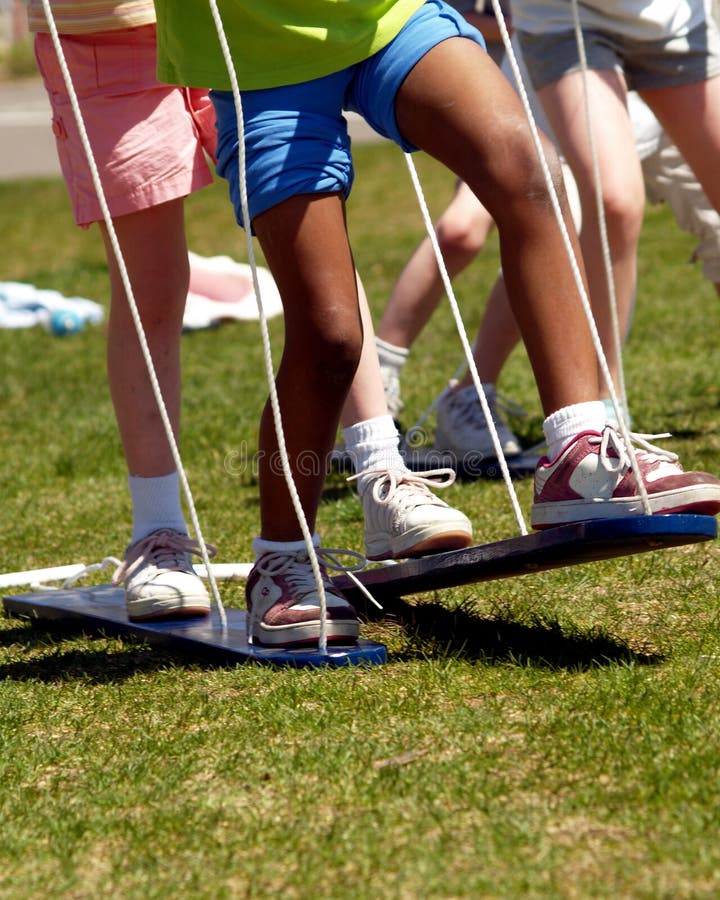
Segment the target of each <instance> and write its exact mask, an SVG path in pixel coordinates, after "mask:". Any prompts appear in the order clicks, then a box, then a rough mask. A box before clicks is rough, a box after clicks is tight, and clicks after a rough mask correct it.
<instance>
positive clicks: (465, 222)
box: [436, 215, 489, 260]
mask: <svg viewBox="0 0 720 900" xmlns="http://www.w3.org/2000/svg"><path fill="white" fill-rule="evenodd" d="M485 218H486V217H485ZM485 218H483V219H482V220H481V219H480V218H479V217H473V216H470V215H466V216H457V215H455V216H452V217H450V216H443V217H442V218H441V219H440V221H439V222H438V224H437V229H436V231H437V239H438V244H439V246H440V250H441V251H442V254H443V257H445V258H446V259H453V258H456V257H462V258H464V257H467V258H469V259H471V260H472V259H474V257H475V256H477V254H478V253H479V252H480V251H481V250H482V248H483V245H484V243H485V241H486V239H487V234H488V230H489V229H488V228H487V226H486V223H485Z"/></svg>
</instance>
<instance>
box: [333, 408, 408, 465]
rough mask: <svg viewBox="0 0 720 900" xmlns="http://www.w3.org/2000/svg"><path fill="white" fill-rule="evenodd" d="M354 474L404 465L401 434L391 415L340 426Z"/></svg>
mask: <svg viewBox="0 0 720 900" xmlns="http://www.w3.org/2000/svg"><path fill="white" fill-rule="evenodd" d="M342 435H343V439H344V440H345V449H346V450H347V452H348V453H349V455H350V458H351V459H352V462H353V468H354V469H355V474H356V475H361V474H362V473H363V472H369V471H371V470H373V469H404V468H405V462H404V461H403V458H402V456H401V455H400V446H399V445H400V435H399V434H398V430H397V428H396V427H395V423H394V422H393V419H392V416H390V415H385V416H376V417H375V418H374V419H366V420H365V421H364V422H358V423H357V424H355V425H349V426H348V427H347V428H343V430H342Z"/></svg>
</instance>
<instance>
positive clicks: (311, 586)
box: [256, 547, 367, 596]
mask: <svg viewBox="0 0 720 900" xmlns="http://www.w3.org/2000/svg"><path fill="white" fill-rule="evenodd" d="M315 553H316V555H317V558H318V562H319V563H320V568H321V571H322V572H323V574H324V575H326V574H327V570H328V569H329V570H331V571H334V572H343V573H344V572H359V571H360V570H361V569H363V568H364V567H365V564H366V562H367V560H366V559H365V557H364V556H363V555H362V553H357V552H356V551H355V550H341V549H339V548H337V547H317V548H316V550H315ZM338 556H350V557H352V558H353V559H355V560H357V562H356V563H354V564H353V565H350V566H343V565H342V563H340V562H339V561H338ZM309 561H310V557H309V555H308V552H307V550H306V549H305V548H303V549H301V550H296V551H295V552H294V553H272V552H271V553H266V554H264V555H263V556H262V557H260V559H259V560H258V562H257V563H256V570H257V571H258V572H259V573H260V574H261V575H268V576H269V577H270V578H272V577H274V576H276V575H283V574H285V573H287V577H288V581H289V582H290V584H292V586H293V587H294V588H295V589H296V590H298V591H299V592H300V591H304V594H303V596H304V595H305V594H309V593H310V592H311V591H314V590H315V589H316V588H317V585H316V584H315V578H314V577H313V573H312V570H311V569H308V567H307V563H308V562H309ZM296 566H297V568H295V567H296Z"/></svg>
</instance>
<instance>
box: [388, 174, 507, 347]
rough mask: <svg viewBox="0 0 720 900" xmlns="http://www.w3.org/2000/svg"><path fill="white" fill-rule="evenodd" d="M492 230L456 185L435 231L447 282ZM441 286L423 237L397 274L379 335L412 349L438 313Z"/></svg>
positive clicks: (486, 218) (482, 213)
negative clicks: (436, 312) (447, 275)
mask: <svg viewBox="0 0 720 900" xmlns="http://www.w3.org/2000/svg"><path fill="white" fill-rule="evenodd" d="M492 227H493V220H492V218H491V216H490V214H489V213H488V211H487V210H486V209H485V208H484V207H483V206H482V204H481V203H480V202H479V201H478V199H477V198H476V197H475V195H474V194H473V193H472V191H471V190H470V188H469V187H468V186H467V185H466V184H465V183H464V182H462V181H461V182H460V183H459V184H458V186H457V189H456V191H455V194H454V196H453V199H452V200H451V201H450V203H449V205H448V207H447V209H446V210H445V211H444V212H443V214H442V215H441V216H440V219H439V220H438V222H437V225H436V227H435V230H436V233H437V239H438V244H439V246H440V250H441V252H442V256H443V259H444V261H445V266H446V268H447V270H448V274H449V276H450V278H454V277H455V276H456V275H458V274H459V273H460V272H462V270H463V269H465V268H466V267H467V266H469V265H470V263H471V262H472V261H473V260H474V259H475V257H476V256H477V255H478V253H479V252H480V250H482V247H483V245H484V244H485V241H486V240H487V238H488V235H489V234H490V231H491V230H492ZM444 290H445V288H444V285H443V282H442V278H441V277H440V270H439V269H438V264H437V259H436V258H435V251H434V250H433V247H432V244H431V243H430V239H429V238H428V237H426V238H424V240H423V241H422V242H421V243H420V244H419V246H418V247H417V249H416V250H415V252H414V253H413V255H412V256H411V257H410V259H409V260H408V262H407V264H406V266H405V268H404V269H403V270H402V272H401V273H400V277H399V278H398V280H397V282H396V283H395V286H394V287H393V291H392V294H391V295H390V300H389V301H388V304H387V307H386V308H385V311H384V313H383V316H382V319H381V320H380V324H379V326H378V337H380V338H382V340H384V341H388V343H390V344H394V345H395V346H397V347H411V346H412V345H413V343H414V342H415V340H416V338H417V337H418V335H419V334H420V332H421V331H422V330H423V328H424V327H425V325H427V323H428V321H429V320H430V317H431V316H432V314H433V313H434V312H435V310H436V309H437V306H438V304H439V303H440V300H441V299H442V296H443V292H444Z"/></svg>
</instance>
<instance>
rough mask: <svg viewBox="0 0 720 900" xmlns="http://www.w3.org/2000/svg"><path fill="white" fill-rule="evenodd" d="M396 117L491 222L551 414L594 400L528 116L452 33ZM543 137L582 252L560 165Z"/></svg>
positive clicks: (588, 358)
mask: <svg viewBox="0 0 720 900" xmlns="http://www.w3.org/2000/svg"><path fill="white" fill-rule="evenodd" d="M499 110H502V115H500V114H499ZM396 114H397V118H398V123H399V125H400V128H401V131H402V133H403V134H404V135H405V137H406V138H408V139H409V140H410V141H412V142H413V143H415V144H416V145H417V146H419V147H421V148H422V149H424V150H426V151H427V152H429V153H431V154H432V155H433V156H435V157H436V158H437V159H439V160H440V161H441V162H443V163H445V164H446V165H447V166H448V167H449V168H450V169H452V171H454V172H455V173H456V174H458V175H459V176H460V177H461V178H463V179H464V180H465V181H466V182H467V183H468V185H469V186H470V187H471V188H472V190H473V191H474V192H475V194H476V196H477V197H478V198H479V200H480V202H481V203H482V204H483V206H485V207H486V209H488V211H489V212H490V213H491V215H492V216H493V219H494V220H495V222H496V224H497V227H498V231H499V234H500V248H501V257H502V262H503V271H504V273H505V280H506V285H507V290H508V296H509V297H510V301H511V305H512V308H513V312H514V315H515V317H516V319H517V321H518V324H519V326H520V330H521V332H522V334H523V338H524V340H525V345H526V347H527V350H528V355H529V357H530V362H531V364H532V366H533V370H534V372H535V376H536V379H537V382H538V387H539V391H540V397H541V401H542V404H543V408H544V410H545V412H546V414H550V413H551V412H553V411H555V410H557V409H559V408H561V407H565V406H568V405H571V404H574V403H580V402H583V401H589V400H595V399H596V398H597V397H598V379H597V366H596V364H595V353H594V348H593V345H592V341H591V337H590V331H589V328H588V326H587V323H586V322H585V318H584V313H583V311H582V308H581V305H580V302H579V299H578V296H577V287H576V285H575V281H574V278H573V277H572V273H571V269H570V266H569V264H568V261H567V256H566V252H565V248H564V245H563V241H562V238H561V235H560V231H559V228H558V226H557V223H556V222H555V217H554V213H553V210H552V207H551V205H550V203H549V200H548V194H547V190H546V188H545V186H544V180H543V178H542V173H541V170H540V167H539V164H538V162H537V158H536V153H535V148H534V146H533V144H532V141H531V138H530V135H529V133H528V129H527V126H526V123H525V117H524V112H523V110H522V106H521V104H520V101H519V99H518V98H517V95H516V94H515V92H514V90H513V88H512V87H511V86H510V84H509V82H508V81H507V79H505V77H504V76H503V75H502V74H501V73H500V72H499V70H498V69H497V68H496V67H495V65H494V64H493V63H492V62H491V61H490V60H489V59H488V58H487V56H486V55H485V53H484V52H483V51H482V49H481V48H480V47H478V46H477V45H475V44H474V43H473V42H471V41H467V40H465V39H462V38H457V39H455V38H453V39H450V40H447V41H444V42H442V43H441V44H438V45H437V46H436V47H434V48H433V49H432V50H431V51H429V52H428V53H427V54H426V55H425V56H424V57H423V58H422V59H421V60H420V62H418V63H417V65H416V66H415V67H414V69H413V70H412V71H411V72H410V74H409V75H408V76H407V78H406V79H405V81H404V83H403V86H402V88H401V89H400V91H399V93H398V97H397V100H396ZM545 143H546V148H547V151H548V154H549V159H550V160H551V171H552V172H553V178H554V182H555V185H556V188H557V190H558V193H559V195H560V197H561V203H562V205H563V214H564V218H565V222H566V224H567V226H568V229H569V231H570V234H571V235H572V242H573V244H574V249H575V250H576V256H577V257H578V258H579V257H580V253H579V246H578V242H577V239H576V237H575V232H574V227H573V224H572V218H571V215H570V211H569V208H568V204H567V198H566V195H565V190H564V187H563V184H562V176H561V172H560V164H559V161H558V159H557V154H556V153H555V152H554V150H553V149H552V147H551V145H550V142H549V141H546V142H545ZM498 148H502V152H499V150H498Z"/></svg>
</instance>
